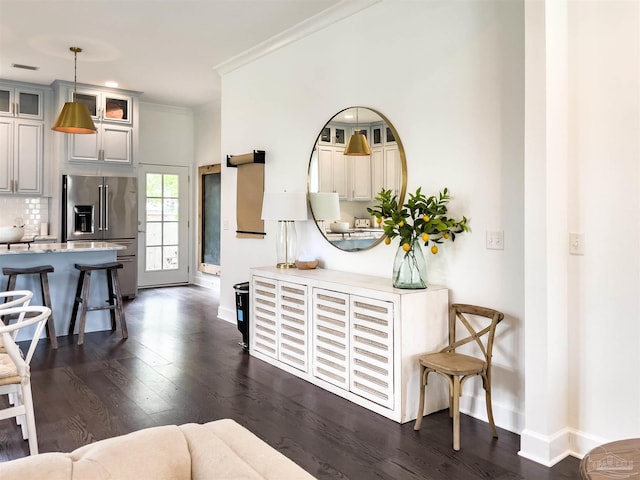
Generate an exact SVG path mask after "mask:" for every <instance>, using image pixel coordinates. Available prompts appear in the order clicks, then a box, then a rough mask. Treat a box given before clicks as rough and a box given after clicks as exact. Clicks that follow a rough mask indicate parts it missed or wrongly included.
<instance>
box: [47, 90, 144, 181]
mask: <svg viewBox="0 0 640 480" xmlns="http://www.w3.org/2000/svg"><path fill="white" fill-rule="evenodd" d="M53 85H54V89H55V92H56V99H57V100H56V103H57V108H59V109H61V108H62V106H63V105H64V103H65V102H69V101H72V100H73V98H74V86H73V83H70V82H65V81H60V80H56V81H55V82H54V83H53ZM139 95H140V94H139V92H134V91H130V90H115V89H109V88H101V87H96V86H92V85H86V84H78V86H77V88H76V94H75V98H76V101H77V102H79V103H82V104H84V105H86V106H87V108H88V109H89V113H90V114H91V117H92V118H93V122H94V123H95V126H96V133H95V134H76V135H67V136H66V138H65V139H64V145H63V148H64V153H63V156H64V158H65V160H66V161H67V162H69V163H72V164H75V167H77V168H82V164H86V165H91V167H90V168H92V169H95V168H96V165H104V166H107V165H110V166H118V168H120V167H126V166H133V165H134V164H135V162H136V161H137V150H138V130H139V126H138V118H139V116H138V98H139Z"/></svg>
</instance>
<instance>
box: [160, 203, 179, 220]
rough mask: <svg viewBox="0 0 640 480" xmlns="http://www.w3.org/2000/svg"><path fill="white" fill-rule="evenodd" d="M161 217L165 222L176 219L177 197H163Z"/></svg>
mask: <svg viewBox="0 0 640 480" xmlns="http://www.w3.org/2000/svg"><path fill="white" fill-rule="evenodd" d="M162 219H163V220H164V221H165V222H177V221H178V199H177V198H165V199H164V208H163V210H162Z"/></svg>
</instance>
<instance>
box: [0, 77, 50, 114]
mask: <svg viewBox="0 0 640 480" xmlns="http://www.w3.org/2000/svg"><path fill="white" fill-rule="evenodd" d="M44 98H45V92H44V89H40V88H35V87H31V86H29V85H23V84H20V83H15V84H14V83H10V82H0V116H4V117H16V118H24V119H31V120H44Z"/></svg>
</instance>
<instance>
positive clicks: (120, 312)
mask: <svg viewBox="0 0 640 480" xmlns="http://www.w3.org/2000/svg"><path fill="white" fill-rule="evenodd" d="M113 289H114V290H115V295H116V311H117V312H118V319H119V321H120V329H121V330H122V338H124V339H126V338H129V332H128V330H127V319H126V318H125V315H124V305H123V304H122V290H121V288H120V277H119V276H118V270H114V271H113Z"/></svg>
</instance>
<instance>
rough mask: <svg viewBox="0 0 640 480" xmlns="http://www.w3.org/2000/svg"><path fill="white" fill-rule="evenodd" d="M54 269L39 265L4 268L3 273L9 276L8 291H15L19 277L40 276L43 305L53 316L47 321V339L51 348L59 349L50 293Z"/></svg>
mask: <svg viewBox="0 0 640 480" xmlns="http://www.w3.org/2000/svg"><path fill="white" fill-rule="evenodd" d="M53 271H54V268H53V266H51V265H38V266H35V267H26V268H16V267H4V268H3V269H2V273H3V274H4V275H7V276H8V277H9V278H8V280H7V288H6V290H7V291H12V290H15V287H16V280H17V278H18V275H40V292H41V294H42V304H43V305H44V306H45V307H49V309H50V310H51V315H50V316H49V320H47V337H48V338H49V342H50V343H51V348H54V349H55V348H58V339H57V337H56V324H55V321H54V319H53V307H52V306H51V293H50V291H49V277H48V275H47V274H49V273H53Z"/></svg>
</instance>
